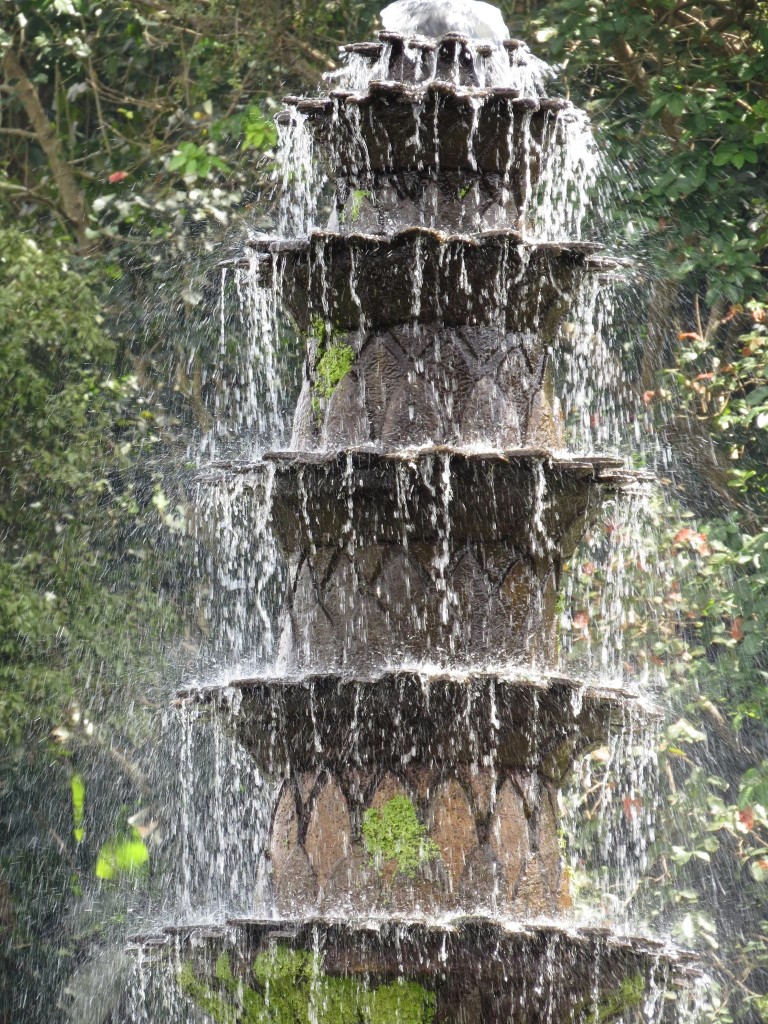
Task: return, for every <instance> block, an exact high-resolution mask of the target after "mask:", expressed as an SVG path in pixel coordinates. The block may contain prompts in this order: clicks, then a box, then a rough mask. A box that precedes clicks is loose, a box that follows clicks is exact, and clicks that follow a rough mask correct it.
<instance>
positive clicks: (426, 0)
mask: <svg viewBox="0 0 768 1024" xmlns="http://www.w3.org/2000/svg"><path fill="white" fill-rule="evenodd" d="M381 18H382V22H383V24H384V28H385V29H386V30H387V31H388V32H398V33H400V34H402V35H407V36H428V37H432V38H440V36H444V35H447V34H449V33H457V34H459V35H462V36H466V37H467V38H468V39H474V40H477V41H478V42H486V43H495V44H500V43H503V42H504V40H505V39H508V38H509V32H508V30H507V26H506V25H505V24H504V19H503V18H502V16H501V11H500V10H499V9H498V8H497V7H494V6H493V5H492V4H486V3H482V2H480V0H398V2H397V3H394V4H390V5H389V7H385V8H384V10H383V11H382V12H381Z"/></svg>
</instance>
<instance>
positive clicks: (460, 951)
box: [137, 917, 698, 1024]
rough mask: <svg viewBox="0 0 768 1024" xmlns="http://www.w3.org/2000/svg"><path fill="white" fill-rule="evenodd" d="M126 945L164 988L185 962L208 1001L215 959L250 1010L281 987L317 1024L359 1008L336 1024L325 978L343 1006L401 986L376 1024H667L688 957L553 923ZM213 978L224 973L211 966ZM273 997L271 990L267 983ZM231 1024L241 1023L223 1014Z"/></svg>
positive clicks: (405, 926)
mask: <svg viewBox="0 0 768 1024" xmlns="http://www.w3.org/2000/svg"><path fill="white" fill-rule="evenodd" d="M137 941H138V942H140V943H141V946H142V954H143V956H144V957H145V959H147V960H149V961H150V962H154V964H155V967H156V969H157V970H158V972H162V973H163V974H164V977H165V979H168V977H169V975H173V974H176V975H178V973H179V969H180V964H181V963H185V964H187V965H188V966H187V967H186V968H185V971H186V975H187V978H190V977H194V978H195V979H198V980H203V984H204V985H206V986H207V987H209V988H210V989H211V990H213V991H214V993H215V992H221V991H222V989H223V988H224V986H223V985H222V983H221V982H220V981H218V980H217V979H216V977H215V975H216V970H215V964H216V962H217V960H218V963H219V965H221V964H222V960H221V957H222V954H227V965H228V967H229V971H230V972H231V974H232V975H233V976H234V979H235V980H236V981H238V982H242V983H243V984H244V985H245V986H247V987H248V988H249V989H250V990H251V991H252V992H254V996H255V998H256V999H258V995H259V993H260V992H263V991H264V988H263V986H264V984H265V983H266V982H269V981H271V980H272V979H275V978H278V977H282V978H283V980H285V981H287V982H288V985H287V990H288V991H290V992H292V993H293V996H294V999H297V1000H298V1001H299V1002H301V999H302V996H303V998H304V1000H305V1002H306V1004H307V1006H308V1007H310V1008H309V1009H307V1008H305V1015H307V1016H308V1019H311V1020H317V1021H318V1024H338V1022H339V1021H343V1020H347V1019H349V1020H350V1021H357V1020H358V1019H360V1016H359V1015H358V1014H357V1013H356V1012H355V1010H356V1009H357V1007H358V1006H359V1005H360V1003H359V1002H355V1004H354V1010H353V1011H352V1012H349V1014H348V1016H341V1015H340V1014H341V1012H342V1011H341V1010H340V1007H341V1006H342V1005H344V1003H343V1002H342V1001H341V1000H340V999H339V994H340V993H341V992H342V991H344V989H342V988H339V987H337V986H336V985H335V984H334V983H333V980H332V979H346V980H347V982H348V987H347V988H346V992H347V997H346V998H347V1000H350V999H351V1000H363V999H365V998H366V996H365V995H364V993H365V992H375V990H377V989H382V987H383V986H388V985H392V983H399V985H401V986H403V988H402V989H401V991H400V1001H399V1002H398V999H397V990H396V989H394V988H391V989H387V990H385V991H384V994H385V995H386V996H387V997H388V1000H389V1005H390V1007H392V1005H393V1004H394V1005H395V1006H399V1007H400V1009H396V1010H394V1011H393V1010H392V1009H390V1013H391V1014H392V1013H394V1016H389V1017H387V1016H386V1014H385V1015H384V1016H382V1017H381V1018H380V1019H381V1020H382V1022H383V1021H385V1020H386V1021H387V1024H391V1022H393V1021H396V1020H397V1019H398V1015H399V1017H400V1019H403V1020H408V1021H409V1022H411V1021H412V1022H413V1024H542V1022H543V1021H558V1022H562V1024H579V1022H583V1021H590V1020H601V1021H604V1022H609V1021H613V1020H617V1019H618V1018H619V1017H620V1016H621V1015H622V1013H624V1012H628V1011H629V1010H631V1009H633V1008H639V1006H640V1005H641V1004H642V1003H643V1001H645V1002H646V1008H647V1007H648V1006H649V1005H650V1007H651V1012H652V1018H651V1019H653V1020H654V1021H658V1022H661V1021H665V1020H670V1019H672V1016H673V1013H674V1010H673V1007H672V1006H671V1005H670V1003H669V1002H665V1000H664V995H665V993H667V992H669V993H671V992H673V991H675V990H678V991H679V990H680V989H683V990H684V989H685V988H687V987H690V986H691V984H692V983H693V982H694V980H695V979H696V977H697V976H698V971H697V968H696V963H695V960H694V958H693V957H692V956H691V954H689V953H687V952H685V951H681V950H677V949H674V948H672V947H669V946H666V945H664V944H663V943H660V942H654V941H653V940H650V939H646V938H642V937H633V936H627V935H621V934H617V933H614V932H612V931H611V930H610V929H607V928H589V927H581V928H579V927H568V926H567V925H562V924H557V923H531V924H529V925H527V926H525V927H520V926H517V927H516V926H515V925H513V924H511V923H508V924H504V923H500V922H498V921H494V920H493V919H487V918H485V919H484V918H482V917H476V918H467V919H463V920H456V921H454V922H453V923H451V924H442V925H441V924H436V923H428V922H413V921H397V920H393V921H389V922H375V921H372V922H370V923H369V924H368V925H367V926H366V925H365V924H363V925H350V924H348V923H344V922H339V921H333V920H328V919H322V918H320V919H315V920H308V921H306V922H303V923H297V922H293V921H290V920H282V921H264V920H253V921H247V920H233V921H231V922H230V923H229V926H228V927H227V928H224V929H219V930H216V929H211V928H205V927H202V928H180V929H169V930H168V931H167V932H165V933H162V934H159V935H157V936H153V937H150V936H146V937H137ZM296 953H299V954H309V957H310V958H311V959H309V960H308V959H307V958H306V956H305V955H302V956H299V957H296V956H295V954H296ZM254 964H255V965H256V970H255V972H254V973H252V972H251V967H252V965H254ZM270 964H273V965H274V967H273V968H270ZM292 967H293V968H296V969H295V971H294V972H293V973H292ZM273 972H274V973H273ZM218 973H219V975H225V974H226V971H225V970H222V969H221V966H220V967H219V972H218ZM294 974H295V976H294ZM167 983H168V981H167V980H165V984H167ZM313 984H314V992H315V996H314V1001H313V996H312V991H313ZM405 985H408V986H409V988H408V989H407V990H406V989H405V987H404V986H405ZM411 986H419V987H420V989H421V990H422V991H421V992H420V991H419V990H418V989H416V988H414V987H411ZM235 987H236V986H235ZM273 991H274V992H279V991H280V990H279V988H278V986H277V985H276V984H275V985H274V989H273ZM334 995H335V996H336V998H333V996H334ZM406 1007H408V1009H409V1010H410V1015H409V1016H407V1017H406V1016H403V1014H404V1012H405V1008H406ZM232 1019H233V1020H236V1021H239V1020H244V1019H245V1018H244V1017H241V1016H237V1014H236V1012H235V1015H234V1016H233V1017H232ZM376 1019H377V1020H378V1019H379V1018H376Z"/></svg>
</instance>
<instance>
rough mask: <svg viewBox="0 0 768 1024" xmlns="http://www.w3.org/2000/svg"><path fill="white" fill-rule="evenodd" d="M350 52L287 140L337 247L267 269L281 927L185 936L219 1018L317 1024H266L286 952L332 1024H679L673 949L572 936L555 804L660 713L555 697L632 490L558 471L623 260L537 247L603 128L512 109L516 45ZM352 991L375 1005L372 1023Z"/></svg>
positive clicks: (249, 738) (271, 760)
mask: <svg viewBox="0 0 768 1024" xmlns="http://www.w3.org/2000/svg"><path fill="white" fill-rule="evenodd" d="M402 6H403V5H395V8H398V7H402ZM405 6H406V7H407V6H408V5H405ZM450 6H451V5H448V7H450ZM472 6H473V5H471V4H470V5H467V4H464V5H463V7H464V8H467V9H471V8H472ZM483 6H486V5H478V8H479V7H483ZM416 27H417V28H418V25H417V26H416ZM347 50H348V52H349V53H350V55H351V60H352V61H353V63H354V66H355V67H356V68H357V74H358V77H359V78H360V79H361V83H362V86H361V87H356V88H355V89H354V90H353V89H347V90H344V89H339V90H337V91H334V92H332V93H331V95H330V96H329V97H327V98H325V99H295V98H289V100H288V101H287V110H286V111H285V112H284V113H283V114H281V115H280V121H281V122H282V123H283V124H284V125H285V126H286V128H288V129H290V128H291V127H295V126H296V125H300V126H301V128H302V130H303V131H307V132H309V133H310V135H311V136H312V137H313V138H314V140H315V144H316V146H317V148H318V149H319V150H320V151H322V153H323V154H324V160H325V164H326V167H327V171H328V175H329V177H330V179H331V180H332V181H333V182H334V184H335V198H334V208H333V211H332V214H331V219H330V223H329V227H328V229H327V230H324V231H313V232H312V233H311V234H310V236H309V237H302V238H298V239H290V240H285V239H283V240H275V239H266V240H264V239H261V240H257V241H252V242H250V243H249V248H250V250H251V251H250V254H249V255H247V256H245V257H244V258H243V261H242V262H243V263H245V264H246V265H248V266H249V267H250V268H251V269H252V270H253V269H254V268H255V272H256V273H257V274H258V275H259V276H260V277H261V278H262V279H263V280H264V281H271V282H272V283H273V285H274V287H275V288H276V289H278V290H279V293H280V295H281V296H282V300H283V302H284V305H285V307H286V309H287V310H288V312H289V313H290V315H291V317H292V319H293V321H294V322H295V325H296V327H297V329H298V331H299V332H301V334H302V335H303V336H304V337H305V338H306V344H307V350H306V364H305V365H306V375H305V382H304V388H303V392H302V395H301V399H300V402H299V407H298V410H297V413H296V417H295V425H294V434H293V443H292V450H290V451H281V452H276V453H273V454H271V455H269V456H267V461H268V462H270V463H271V464H272V465H273V467H274V482H273V493H272V518H273V522H274V525H275V528H276V532H277V534H278V537H279V542H280V544H281V546H282V549H283V551H284V553H285V556H286V559H287V561H288V564H289V578H290V583H289V588H288V589H289V596H288V602H287V609H286V616H285V624H284V630H283V635H282V638H281V642H280V656H279V659H278V664H279V666H280V668H279V672H275V673H274V678H258V679H249V680H240V681H236V682H234V684H233V685H234V687H235V688H236V690H237V691H239V694H240V697H241V704H240V708H239V712H238V714H237V715H236V716H235V717H234V718H233V722H234V725H235V728H236V730H237V733H238V736H239V738H240V740H241V742H242V743H243V744H244V745H245V747H246V748H247V749H248V750H249V751H250V752H251V753H252V755H253V757H254V758H255V759H256V760H257V762H258V763H259V765H261V766H262V767H263V769H264V770H265V771H266V772H268V773H269V774H271V776H272V777H274V778H282V779H283V780H284V781H283V783H282V788H281V789H280V790H279V796H278V798H277V801H276V805H275V807H274V812H273V817H272V827H271V838H270V847H269V858H270V862H271V880H272V892H273V899H274V915H273V917H272V918H269V917H268V916H267V917H266V918H265V919H258V920H252V921H243V920H240V921H236V922H231V923H230V929H229V930H228V931H226V932H224V933H222V935H221V936H220V937H219V938H218V939H214V938H210V939H209V940H208V941H207V942H204V943H202V945H200V943H199V942H198V944H197V945H196V944H195V942H194V941H193V940H194V930H192V931H183V932H182V946H183V950H184V952H183V954H182V956H183V957H189V958H190V961H191V966H190V965H189V964H188V965H187V966H185V967H184V972H185V974H184V978H185V985H186V988H185V991H186V992H187V994H188V995H189V996H190V997H191V998H192V1000H193V1001H194V1002H197V1003H198V1005H199V1006H202V1007H203V1008H205V1009H207V1010H208V1011H209V1012H210V1013H212V1014H213V1015H214V1017H216V1018H217V1019H221V1020H233V1021H234V1020H238V1021H262V1020H263V1021H272V1020H274V1021H283V1020H284V1019H285V1020H286V1021H288V1020H291V1021H293V1020H296V1021H299V1020H302V1021H303V1020H304V1019H305V1016H301V1014H300V1012H299V1010H298V1009H296V1010H295V1013H296V1015H295V1016H293V1017H291V1016H286V1017H285V1018H283V1017H282V1016H279V1013H278V1009H275V1007H276V1006H278V1003H279V1000H277V1002H274V1001H273V1003H272V1004H271V1005H272V1009H271V1010H270V1009H269V1007H270V997H269V992H270V984H271V983H273V984H277V983H276V982H275V981H274V978H273V979H272V982H270V975H269V971H265V968H264V963H265V962H266V961H265V960H264V957H265V956H267V955H273V954H274V956H273V962H274V963H275V964H278V963H279V962H280V963H283V962H284V961H279V957H278V955H277V952H275V951H279V954H280V956H282V957H285V956H286V955H287V953H286V950H287V951H288V952H289V953H290V955H291V956H294V960H292V961H290V962H291V963H293V965H294V966H293V968H292V970H293V974H291V973H290V971H289V972H288V974H285V971H283V974H282V975H280V977H281V978H282V979H283V982H285V979H286V978H289V980H290V985H291V986H292V987H293V990H294V991H295V993H296V999H297V1000H298V1002H297V1003H296V1006H298V1005H299V1003H300V1002H301V998H303V997H301V992H302V991H304V989H306V991H305V996H306V1000H305V1004H302V1005H304V1006H305V1009H304V1010H302V1011H301V1013H304V1012H305V1010H306V1019H307V1020H308V1021H323V1022H327V1024H334V1022H336V1021H338V1022H339V1024H343V1022H349V1024H354V1022H357V1021H363V1020H365V1021H368V1020H374V1019H376V1020H379V1019H381V1021H382V1022H383V1021H384V1020H391V1021H392V1022H393V1024H395V1022H397V1021H402V1022H403V1024H405V1022H406V1021H408V1022H416V1021H425V1022H426V1021H431V1020H435V1021H440V1022H449V1021H450V1022H454V1024H481V1022H482V1024H493V1022H495V1021H499V1022H501V1021H514V1022H519V1024H523V1022H530V1024H533V1022H542V1021H552V1022H554V1021H587V1020H600V1021H605V1020H613V1019H618V1018H619V1017H620V1016H621V1015H622V1014H624V1013H629V1012H630V1010H629V1008H630V1007H632V1006H634V1007H635V1008H636V1009H635V1010H634V1011H632V1012H639V1010H638V1009H637V1007H639V1006H641V1005H644V1007H645V1012H646V1017H647V1018H648V1017H650V1018H651V1019H652V1018H653V1017H654V1015H655V1017H656V1018H657V1019H660V1017H661V1015H662V1013H663V1012H665V1011H664V1006H665V1003H664V1000H663V999H662V998H661V995H660V991H661V989H660V986H662V982H663V981H664V979H665V978H667V976H668V973H669V968H670V964H671V960H672V958H671V954H670V953H669V951H668V950H666V948H665V947H664V946H663V945H662V944H661V943H654V942H652V941H650V940H647V939H644V940H637V939H630V938H627V937H626V936H621V935H617V934H613V933H612V932H611V931H610V930H609V929H599V928H594V927H582V928H579V927H577V926H575V925H564V924H562V923H560V924H558V923H556V922H557V921H558V920H561V918H562V915H563V914H564V913H565V912H566V911H567V909H568V905H569V896H568V884H567V880H566V879H564V875H563V869H562V863H561V849H560V837H559V826H558V789H559V787H560V786H561V784H562V782H563V780H564V779H565V777H566V775H567V774H568V772H569V771H570V769H571V767H572V763H573V760H574V757H575V756H576V755H577V754H579V753H580V752H582V751H584V750H586V749H588V748H589V747H590V746H592V745H594V744H596V743H598V742H600V741H602V740H603V739H604V738H605V736H606V735H607V733H608V731H609V730H610V729H611V728H612V727H616V728H621V726H622V723H623V722H624V720H625V715H626V713H627V707H628V706H629V704H631V702H632V694H630V693H629V692H627V691H625V690H621V689H618V688H616V689H611V688H600V687H597V686H589V685H584V684H581V683H578V682H576V681H573V680H570V679H567V678H562V677H560V676H558V675H557V674H556V672H555V671H554V666H555V653H556V652H555V647H556V625H557V623H556V618H557V602H558V588H559V583H560V574H561V569H562V565H563V562H564V560H566V559H567V558H569V556H571V554H572V553H573V551H574V549H575V547H576V545H577V543H578V541H579V539H580V538H581V536H582V535H583V533H584V531H585V528H586V527H587V525H588V523H589V521H590V516H591V515H592V514H593V512H594V511H595V510H596V509H597V508H598V507H599V504H600V501H601V498H602V496H603V495H604V494H605V492H606V491H610V490H615V489H617V488H621V487H623V486H625V485H626V484H627V483H630V482H631V481H632V476H631V474H627V473H625V472H624V470H623V469H622V466H621V463H620V462H619V461H617V460H614V459H611V458H606V457H597V456H595V457H580V458H576V457H570V456H566V455H562V454H555V453H556V452H558V451H560V452H562V449H563V446H564V442H563V424H562V422H561V415H560V412H559V406H558V402H557V400H556V398H555V395H554V389H553V384H552V380H551V375H550V370H549V361H548V355H549V352H550V350H551V347H552V345H553V344H554V342H555V338H556V333H557V330H558V327H559V325H560V323H561V321H562V319H563V317H564V316H565V315H566V314H567V312H568V310H569V308H570V305H571V304H572V303H573V301H574V297H575V294H576V291H577V289H578V287H579V285H580V283H581V282H582V281H583V280H584V279H585V277H586V276H587V275H593V274H600V273H605V272H606V271H608V270H610V269H611V263H610V261H607V260H605V259H603V258H602V257H600V256H599V255H598V249H599V247H598V246H596V245H594V244H591V243H585V242H581V241H578V240H575V241H574V240H567V239H560V240H558V241H555V242H551V241H550V242H534V241H528V240H527V237H528V235H529V231H528V223H529V219H530V216H531V209H530V204H531V202H532V200H533V199H534V198H535V196H536V194H537V188H538V185H539V179H540V175H541V173H542V167H543V166H544V164H545V162H546V160H547V157H548V152H547V147H550V146H554V145H557V144H558V139H559V138H561V135H560V134H559V133H558V123H559V120H560V119H567V118H571V117H573V116H574V111H573V108H572V107H571V105H570V104H569V103H568V102H566V101H564V100H560V99H548V98H546V97H545V96H543V95H531V94H530V91H529V93H528V94H527V95H521V94H520V90H519V89H514V88H510V87H509V86H508V85H498V84H494V82H496V81H497V80H498V76H499V69H500V67H506V68H507V69H508V68H509V67H510V66H515V65H516V64H524V62H525V59H526V54H527V51H526V50H525V47H524V46H523V44H521V43H518V42H515V41H506V42H504V43H499V42H497V41H496V40H495V39H492V40H491V41H488V42H484V41H482V40H481V41H478V40H477V39H469V38H466V37H462V36H460V35H457V34H446V35H443V36H442V37H440V38H436V39H435V38H426V37H423V36H416V37H413V38H410V37H404V36H403V35H401V34H397V33H393V32H383V33H381V36H380V40H379V41H378V42H375V43H364V44H355V45H352V46H349V47H347ZM366 68H367V70H366ZM502 80H503V75H502ZM361 83H360V82H358V83H357V84H356V85H357V86H360V85H361ZM539 91H540V90H539ZM236 470H237V471H238V472H240V473H243V474H245V473H257V474H258V472H260V469H259V468H258V467H256V468H254V467H250V466H239V467H236ZM510 666H513V667H512V668H510ZM185 697H186V698H187V699H188V700H191V701H197V702H199V701H211V702H214V703H215V702H216V700H217V697H216V691H212V690H209V691H202V692H200V693H188V694H186V695H185ZM416 821H418V822H420V823H421V825H422V827H421V828H417V829H416V831H415V832H414V831H413V827H412V826H413V825H414V823H415V822H416ZM409 823H410V825H409ZM372 824H374V825H378V827H379V835H381V830H382V829H383V830H384V833H385V840H387V841H386V842H384V844H383V845H381V846H380V847H376V844H375V842H372V841H371V837H370V834H369V831H367V828H368V829H370V826H371V825H372ZM406 826H408V827H410V828H411V832H410V833H409V836H410V840H409V839H408V836H404V835H403V836H401V835H398V828H406ZM387 828H389V829H390V832H389V833H388V834H386V830H387ZM408 841H410V842H411V844H412V849H411V851H410V852H411V862H410V865H409V869H408V870H400V871H399V870H398V863H399V861H398V857H397V854H396V850H397V849H398V843H400V844H401V848H403V844H405V845H407V842H408ZM414 843H415V846H414V845H413V844H414ZM393 851H395V852H393ZM400 866H401V867H402V864H401V865H400ZM198 938H199V936H198ZM222 949H224V950H229V951H230V952H231V956H230V957H229V959H228V960H225V961H222V960H221V958H220V957H219V959H218V961H217V964H218V966H217V968H216V969H215V970H214V969H213V967H212V963H213V959H214V957H212V956H211V951H213V952H214V953H215V954H217V955H218V954H219V953H220V952H221V950H222ZM270 950H272V951H273V954H270V953H269V951H270ZM297 951H308V952H310V953H311V954H312V961H311V962H312V965H313V966H312V969H311V971H310V974H312V977H314V978H315V981H314V982H313V983H311V982H310V981H308V980H307V978H308V977H309V975H308V974H307V973H306V971H304V973H303V974H302V970H304V968H301V969H300V968H299V967H298V966H297V964H300V963H304V961H298V960H296V959H295V956H296V955H297ZM254 959H256V963H257V965H259V964H260V965H261V966H260V967H258V969H254V975H251V974H250V973H249V971H250V970H251V965H252V964H253V963H254ZM289 959H290V958H289ZM276 970H277V968H276ZM307 970H308V969H307ZM312 972H314V973H312ZM278 973H279V971H278ZM254 976H255V978H256V980H255V982H253V986H254V987H252V988H249V987H248V986H249V985H250V984H251V983H252V982H251V979H252V977H254ZM320 978H322V979H323V982H322V984H320V981H319V980H318V979H320ZM329 978H330V979H333V978H338V979H347V982H350V984H351V981H350V979H352V980H354V986H356V987H354V986H353V989H345V990H344V991H345V992H346V993H347V996H345V998H346V999H347V1002H345V1003H344V1008H343V1009H342V1008H341V1007H342V1002H343V1000H342V1002H339V998H340V997H339V998H337V997H338V991H340V990H338V991H337V990H336V989H333V988H332V987H331V988H329V987H328V984H329V982H328V979H329ZM397 979H400V980H401V981H403V982H405V981H408V982H409V983H410V984H415V985H417V987H418V989H419V991H420V992H423V993H425V994H426V995H425V997H424V999H422V1000H421V1002H419V1001H418V1000H417V1003H416V1004H413V1005H411V1004H409V1006H410V1007H411V1008H410V1009H409V1010H407V1011H406V1009H405V1008H404V1007H405V1004H404V1003H402V1005H401V1003H398V1002H397V1000H395V1004H392V1005H396V1007H399V1009H397V1008H396V1009H395V1010H391V1011H390V1016H389V1017H387V1016H386V1015H385V1016H382V1017H376V1016H375V1014H374V1013H373V1011H372V1010H371V1005H373V1004H372V1003H371V999H373V998H374V996H375V993H376V992H377V991H382V992H383V991H386V992H390V993H391V992H393V991H397V992H401V993H402V992H406V991H411V990H410V989H407V987H401V988H400V989H393V988H392V987H391V986H392V985H393V984H394V982H395V981H397ZM313 984H314V988H313ZM302 986H304V989H302ZM377 986H378V988H377ZM387 986H389V987H387ZM363 991H365V992H367V993H368V995H367V996H364V995H363ZM244 992H250V993H251V995H250V996H244ZM313 992H314V993H315V994H314V995H313V994H312V993H313ZM333 992H336V996H333V997H332V996H331V995H330V994H329V993H333ZM350 992H353V995H352V996H350V995H349V993H350ZM318 993H320V995H318ZM354 993H357V994H356V995H354ZM371 993H373V995H371ZM249 999H250V1002H249ZM366 999H368V1002H367V1003H366V1002H365V1000H366ZM334 1000H335V1001H334ZM280 1005H281V1006H282V1005H283V1004H282V1003H280ZM414 1005H418V1006H420V1007H421V1009H420V1010H419V1011H418V1012H416V1011H415V1010H413V1006H414ZM249 1006H250V1007H251V1009H250V1010H249V1009H248V1007H249ZM254 1007H255V1008H254ZM259 1007H260V1009H259ZM307 1007H308V1008H307ZM366 1007H367V1009H366ZM257 1011H258V1012H257ZM280 1012H282V1011H280ZM286 1012H287V1011H286ZM249 1013H250V1014H251V1016H249ZM259 1013H262V1016H259V1015H258V1014H259ZM269 1013H272V1014H273V1015H272V1016H269ZM217 1014H218V1017H217ZM334 1014H335V1016H334ZM408 1014H411V1015H410V1016H409V1015H408ZM419 1014H420V1015H419ZM627 1019H629V1018H627Z"/></svg>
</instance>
